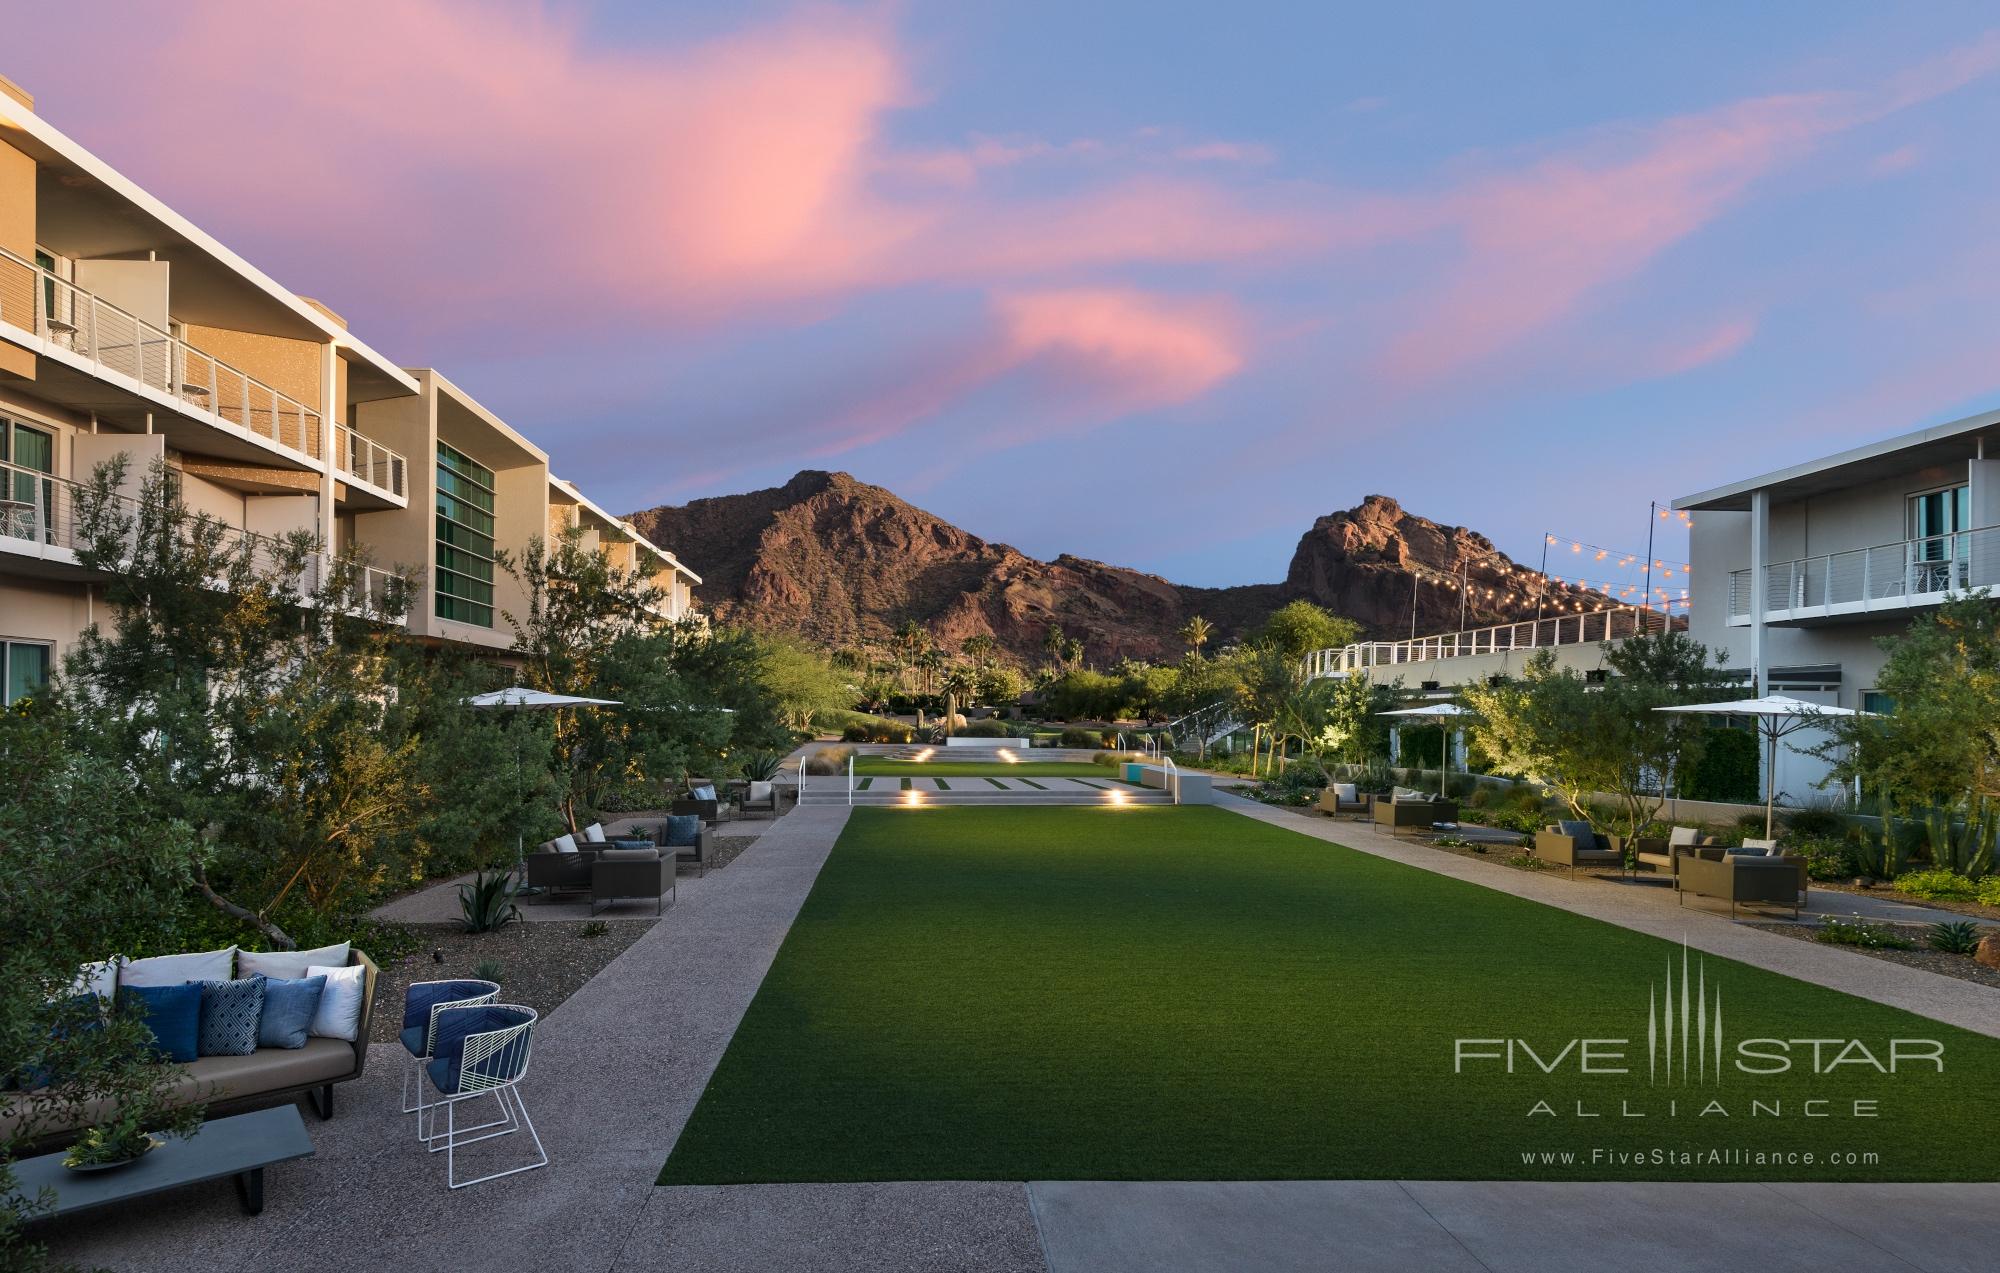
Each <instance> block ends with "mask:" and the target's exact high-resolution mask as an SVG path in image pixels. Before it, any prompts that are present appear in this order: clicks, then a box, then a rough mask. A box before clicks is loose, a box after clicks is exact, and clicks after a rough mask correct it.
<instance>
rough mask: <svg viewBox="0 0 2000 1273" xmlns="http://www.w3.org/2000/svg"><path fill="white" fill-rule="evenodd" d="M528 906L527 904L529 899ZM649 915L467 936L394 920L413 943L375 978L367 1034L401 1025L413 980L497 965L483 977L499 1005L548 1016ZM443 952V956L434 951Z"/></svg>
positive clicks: (648, 923)
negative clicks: (496, 991) (495, 989)
mask: <svg viewBox="0 0 2000 1273" xmlns="http://www.w3.org/2000/svg"><path fill="white" fill-rule="evenodd" d="M530 904H532V903H530ZM653 923H654V918H653V916H651V915H650V914H649V915H647V916H646V917H645V918H644V919H603V920H599V921H597V922H596V924H595V925H593V924H592V923H591V921H589V920H582V919H576V920H569V919H550V920H533V921H529V920H521V921H518V922H516V923H512V924H509V925H507V927H505V928H502V929H500V930H498V931H497V932H491V933H468V932H466V931H465V929H464V927H463V926H462V925H459V924H403V925H399V926H398V927H401V928H402V929H403V930H404V931H405V932H407V933H408V934H410V936H411V938H412V940H414V941H415V942H416V943H417V950H416V951H415V953H413V954H411V955H410V956H408V957H407V958H405V959H400V960H395V961H393V962H390V963H387V964H384V965H383V967H382V975H381V976H380V977H378V978H377V979H376V982H375V1016H374V1020H373V1022H372V1024H371V1029H370V1037H372V1038H373V1039H374V1041H375V1042H377V1043H393V1042H395V1041H396V1032H397V1031H398V1030H401V1029H402V1028H403V991H404V990H406V989H407V988H408V987H409V985H410V983H411V982H413V981H441V980H446V979H448V978H452V977H484V976H485V975H486V973H484V972H481V971H480V965H481V964H482V963H485V962H487V961H492V962H493V963H496V964H498V965H499V967H498V969H497V970H492V969H489V970H488V971H491V972H493V973H494V975H493V976H492V977H491V978H490V979H491V980H493V981H497V982H499V983H500V999H501V1002H503V1003H518V1004H522V1005H524V1006H526V1007H530V1008H533V1009H534V1010H535V1011H536V1012H539V1013H541V1014H542V1015H543V1016H547V1015H548V1014H549V1013H551V1012H553V1011H555V1009H556V1008H557V1006H559V1005H560V1004H561V1003H562V1002H563V1000H565V999H567V998H569V997H570V996H571V995H573V994H575V993H576V992H577V991H578V990H580V989H582V988H583V984H584V983H585V982H587V981H589V980H590V979H591V978H592V977H595V976H596V975H597V974H598V973H600V972H602V971H603V970H604V966H605V965H606V964H608V963H610V962H611V961H612V960H614V959H616V958H617V957H618V956H619V955H620V954H622V953H624V950H625V948H626V947H627V946H630V945H631V944H632V943H633V942H635V941H638V940H639V939H640V938H641V937H643V936H645V934H646V930H647V929H648V928H651V927H652V926H653ZM440 955H441V956H443V958H442V959H439V958H437V956H440Z"/></svg>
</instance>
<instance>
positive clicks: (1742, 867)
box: [1678, 845, 1811, 919]
mask: <svg viewBox="0 0 2000 1273" xmlns="http://www.w3.org/2000/svg"><path fill="white" fill-rule="evenodd" d="M1680 855H1681V856H1680V863H1679V875H1678V879H1679V881H1680V890H1679V891H1680V896H1681V904H1682V905H1683V906H1685V905H1686V904H1687V895H1688V894H1689V893H1693V894H1695V895H1696V896H1698V897H1715V898H1724V899H1727V900H1728V902H1729V917H1730V918H1731V919H1734V918H1736V908H1737V907H1738V906H1740V905H1743V904H1746V903H1752V902H1755V903H1762V904H1764V905H1768V906H1788V907H1790V908H1791V911H1792V918H1793V919H1797V918H1798V917H1799V910H1800V908H1802V907H1803V906H1804V905H1805V904H1806V902H1807V901H1808V900H1810V896H1811V895H1810V893H1809V892H1808V889H1807V885H1806V864H1805V859H1803V858H1795V857H1787V856H1785V855H1784V854H1782V853H1777V852H1773V851H1769V850H1767V849H1765V848H1764V847H1763V846H1761V845H1757V846H1753V847H1752V848H1751V849H1750V851H1748V852H1744V851H1742V850H1739V849H1733V848H1729V847H1727V846H1724V845H1701V846H1698V847H1695V848H1691V849H1682V850H1680Z"/></svg>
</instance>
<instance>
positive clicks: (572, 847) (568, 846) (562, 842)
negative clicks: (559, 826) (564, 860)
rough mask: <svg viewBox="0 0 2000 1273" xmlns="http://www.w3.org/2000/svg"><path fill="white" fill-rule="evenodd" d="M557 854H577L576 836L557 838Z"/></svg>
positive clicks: (560, 836)
mask: <svg viewBox="0 0 2000 1273" xmlns="http://www.w3.org/2000/svg"><path fill="white" fill-rule="evenodd" d="M556 852H558V853H574V852H576V837H575V836H573V835H559V836H557V837H556Z"/></svg>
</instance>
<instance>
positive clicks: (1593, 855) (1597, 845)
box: [1535, 821, 1625, 879]
mask: <svg viewBox="0 0 2000 1273" xmlns="http://www.w3.org/2000/svg"><path fill="white" fill-rule="evenodd" d="M1535 856H1536V857H1538V858H1540V859H1541V860H1542V861H1544V862H1547V863H1548V864H1549V865H1551V866H1565V867H1568V868H1569V877H1570V878H1571V879H1575V878H1576V868H1577V867H1579V866H1623V865H1624V864H1625V851H1624V850H1623V849H1617V848H1613V847H1612V845H1611V842H1610V841H1609V840H1607V839H1606V838H1605V837H1604V836H1602V835H1599V834H1598V833H1597V831H1596V829H1595V828H1593V827H1592V826H1591V825H1590V824H1589V823H1588V822H1583V821H1568V822H1558V823H1556V824H1555V825H1554V826H1552V827H1543V828H1542V829H1541V830H1540V831H1537V832H1535Z"/></svg>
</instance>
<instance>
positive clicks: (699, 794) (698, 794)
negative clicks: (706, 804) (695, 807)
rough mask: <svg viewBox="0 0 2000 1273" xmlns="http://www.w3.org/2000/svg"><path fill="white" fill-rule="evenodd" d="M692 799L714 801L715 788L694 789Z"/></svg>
mask: <svg viewBox="0 0 2000 1273" xmlns="http://www.w3.org/2000/svg"><path fill="white" fill-rule="evenodd" d="M694 798H695V799H697V800H713V799H715V788H714V787H709V786H701V787H696V788H695V789H694Z"/></svg>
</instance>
